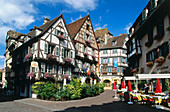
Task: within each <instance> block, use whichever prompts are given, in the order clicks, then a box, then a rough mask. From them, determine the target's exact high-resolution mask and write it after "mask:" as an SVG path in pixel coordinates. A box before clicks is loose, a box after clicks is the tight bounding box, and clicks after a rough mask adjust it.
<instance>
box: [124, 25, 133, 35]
mask: <svg viewBox="0 0 170 112" xmlns="http://www.w3.org/2000/svg"><path fill="white" fill-rule="evenodd" d="M131 26H132V23H129V24H128V25H126V27H125V28H124V30H125V31H126V32H127V33H129V29H130V27H131Z"/></svg>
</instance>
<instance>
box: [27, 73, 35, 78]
mask: <svg viewBox="0 0 170 112" xmlns="http://www.w3.org/2000/svg"><path fill="white" fill-rule="evenodd" d="M35 76H36V75H35V73H34V72H29V73H28V74H27V77H35Z"/></svg>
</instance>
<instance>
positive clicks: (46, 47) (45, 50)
mask: <svg viewBox="0 0 170 112" xmlns="http://www.w3.org/2000/svg"><path fill="white" fill-rule="evenodd" d="M44 53H45V54H48V43H47V42H45V45H44Z"/></svg>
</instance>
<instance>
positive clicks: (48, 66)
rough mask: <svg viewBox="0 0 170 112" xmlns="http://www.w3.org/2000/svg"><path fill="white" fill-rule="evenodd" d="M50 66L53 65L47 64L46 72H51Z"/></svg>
mask: <svg viewBox="0 0 170 112" xmlns="http://www.w3.org/2000/svg"><path fill="white" fill-rule="evenodd" d="M52 67H53V66H52V65H47V72H49V73H51V71H52Z"/></svg>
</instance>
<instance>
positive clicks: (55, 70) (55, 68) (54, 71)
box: [53, 65, 57, 73]
mask: <svg viewBox="0 0 170 112" xmlns="http://www.w3.org/2000/svg"><path fill="white" fill-rule="evenodd" d="M53 73H57V66H56V65H53Z"/></svg>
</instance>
